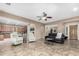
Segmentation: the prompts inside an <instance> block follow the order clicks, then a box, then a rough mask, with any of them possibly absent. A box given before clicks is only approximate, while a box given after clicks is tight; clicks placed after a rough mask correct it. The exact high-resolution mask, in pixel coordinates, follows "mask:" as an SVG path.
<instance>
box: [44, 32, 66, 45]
mask: <svg viewBox="0 0 79 59" xmlns="http://www.w3.org/2000/svg"><path fill="white" fill-rule="evenodd" d="M66 39H67V36H65V35H64V34H63V33H49V34H48V36H45V41H50V42H56V43H61V44H64V41H65V40H66Z"/></svg>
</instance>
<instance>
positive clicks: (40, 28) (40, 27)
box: [0, 11, 45, 39]
mask: <svg viewBox="0 0 79 59" xmlns="http://www.w3.org/2000/svg"><path fill="white" fill-rule="evenodd" d="M0 16H1V17H5V18H10V19H14V20H19V21H23V22H26V23H28V24H34V25H35V27H36V31H35V37H36V39H40V38H44V33H45V31H44V30H45V28H44V27H45V25H44V24H42V23H39V22H36V21H33V20H30V19H27V18H24V17H21V16H16V15H13V14H10V13H7V12H4V11H0ZM27 26H28V25H27Z"/></svg>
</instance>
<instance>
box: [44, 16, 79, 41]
mask: <svg viewBox="0 0 79 59" xmlns="http://www.w3.org/2000/svg"><path fill="white" fill-rule="evenodd" d="M75 24H77V25H78V31H77V32H78V34H77V35H78V40H79V16H77V17H72V18H68V19H65V20H60V21H57V22H52V23H48V24H46V25H45V27H48V28H49V29H51V27H53V26H55V25H56V26H57V27H58V32H63V33H64V32H65V27H67V26H68V28H69V26H70V25H75ZM46 31H48V30H46ZM46 31H45V34H46V33H48V32H46ZM46 35H47V34H46ZM68 39H69V29H68Z"/></svg>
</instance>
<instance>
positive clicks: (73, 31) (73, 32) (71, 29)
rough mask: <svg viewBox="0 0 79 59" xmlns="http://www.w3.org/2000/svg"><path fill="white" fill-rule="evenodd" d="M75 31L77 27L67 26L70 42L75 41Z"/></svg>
mask: <svg viewBox="0 0 79 59" xmlns="http://www.w3.org/2000/svg"><path fill="white" fill-rule="evenodd" d="M77 29H78V25H70V26H69V36H70V39H71V40H77V39H78V38H77Z"/></svg>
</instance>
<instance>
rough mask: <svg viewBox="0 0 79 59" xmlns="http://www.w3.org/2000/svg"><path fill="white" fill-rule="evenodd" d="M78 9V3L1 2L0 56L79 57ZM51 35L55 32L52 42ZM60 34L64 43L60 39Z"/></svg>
mask: <svg viewBox="0 0 79 59" xmlns="http://www.w3.org/2000/svg"><path fill="white" fill-rule="evenodd" d="M24 6H26V7H24ZM64 7H65V8H64ZM78 7H79V4H78V3H29V4H28V3H0V52H2V53H0V55H2V56H3V55H8V56H10V55H12V56H14V55H15V56H20V55H21V56H29V55H30V56H36V55H37V56H52V55H79V53H78V49H79V46H78V45H79V41H78V40H79V31H78V30H79V10H78ZM50 33H53V34H54V33H56V36H55V37H54V38H55V41H54V42H52V40H53V39H54V38H53V37H52V36H53V35H52V36H50V35H49V34H50ZM60 34H61V35H60ZM62 34H63V35H64V37H65V38H66V40H64V39H65V38H63V39H59V37H60V38H62ZM57 36H58V37H57ZM45 37H46V38H45ZM57 38H58V39H57ZM57 40H58V42H57ZM61 42H62V43H63V44H60V43H61ZM44 47H45V48H44ZM25 51H26V52H25ZM52 51H53V53H52ZM61 52H62V53H61Z"/></svg>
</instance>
